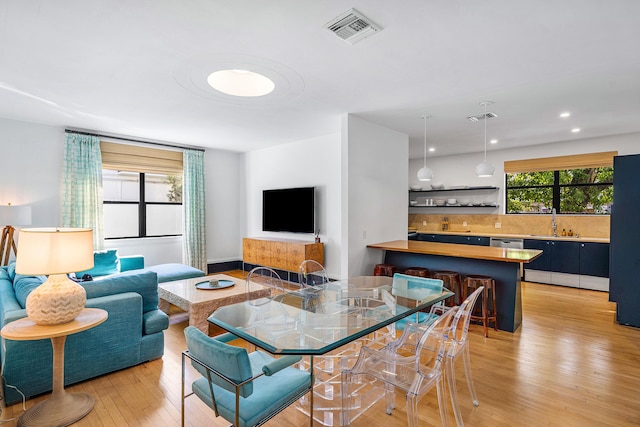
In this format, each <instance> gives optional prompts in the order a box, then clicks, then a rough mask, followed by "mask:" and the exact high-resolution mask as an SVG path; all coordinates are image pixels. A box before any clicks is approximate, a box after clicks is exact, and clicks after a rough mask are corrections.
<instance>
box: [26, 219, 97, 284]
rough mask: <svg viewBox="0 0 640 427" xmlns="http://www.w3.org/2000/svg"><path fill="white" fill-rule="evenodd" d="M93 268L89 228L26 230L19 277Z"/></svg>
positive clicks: (91, 239)
mask: <svg viewBox="0 0 640 427" xmlns="http://www.w3.org/2000/svg"><path fill="white" fill-rule="evenodd" d="M92 267H93V231H92V230H91V229H88V228H23V229H22V230H20V240H19V241H18V255H17V257H16V273H19V274H27V275H34V276H35V275H51V274H66V273H72V272H76V271H83V270H88V269H90V268H92Z"/></svg>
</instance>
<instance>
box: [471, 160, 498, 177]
mask: <svg viewBox="0 0 640 427" xmlns="http://www.w3.org/2000/svg"><path fill="white" fill-rule="evenodd" d="M494 171H495V168H494V167H493V165H492V164H491V163H489V162H482V163H478V165H477V166H476V176H478V177H480V178H485V177H489V176H493V172H494Z"/></svg>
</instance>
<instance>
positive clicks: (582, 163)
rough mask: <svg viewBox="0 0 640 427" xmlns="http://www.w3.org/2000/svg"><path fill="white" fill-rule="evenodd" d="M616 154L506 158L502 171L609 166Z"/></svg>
mask: <svg viewBox="0 0 640 427" xmlns="http://www.w3.org/2000/svg"><path fill="white" fill-rule="evenodd" d="M617 155H618V152H617V151H605V152H602V153H588V154H573V155H570V156H557V157H543V158H539V159H525V160H507V161H505V162H504V173H519V172H542V171H554V170H565V169H586V168H601V167H608V166H609V167H610V166H613V158H614V156H617Z"/></svg>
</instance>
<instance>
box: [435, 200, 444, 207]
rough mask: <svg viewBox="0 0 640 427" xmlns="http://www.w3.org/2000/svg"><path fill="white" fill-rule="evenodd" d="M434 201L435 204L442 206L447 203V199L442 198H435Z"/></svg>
mask: <svg viewBox="0 0 640 427" xmlns="http://www.w3.org/2000/svg"><path fill="white" fill-rule="evenodd" d="M435 203H436V206H444V205H445V204H446V203H447V201H446V200H444V199H436V200H435Z"/></svg>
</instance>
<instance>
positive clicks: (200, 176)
mask: <svg viewBox="0 0 640 427" xmlns="http://www.w3.org/2000/svg"><path fill="white" fill-rule="evenodd" d="M183 168H184V171H183V173H184V176H183V188H182V205H183V208H184V221H183V224H184V230H183V233H182V246H183V251H182V258H183V262H184V263H185V264H187V265H190V266H192V267H195V268H198V269H200V270H202V271H204V272H205V273H206V272H207V233H206V227H205V225H206V224H205V223H206V215H205V188H204V187H205V185H204V152H203V151H199V150H184V152H183Z"/></svg>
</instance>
